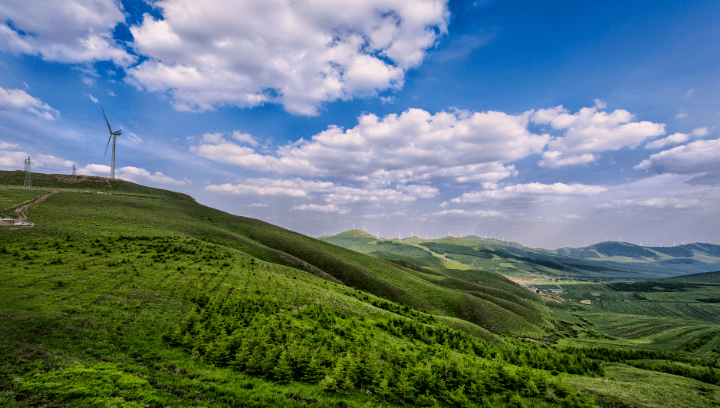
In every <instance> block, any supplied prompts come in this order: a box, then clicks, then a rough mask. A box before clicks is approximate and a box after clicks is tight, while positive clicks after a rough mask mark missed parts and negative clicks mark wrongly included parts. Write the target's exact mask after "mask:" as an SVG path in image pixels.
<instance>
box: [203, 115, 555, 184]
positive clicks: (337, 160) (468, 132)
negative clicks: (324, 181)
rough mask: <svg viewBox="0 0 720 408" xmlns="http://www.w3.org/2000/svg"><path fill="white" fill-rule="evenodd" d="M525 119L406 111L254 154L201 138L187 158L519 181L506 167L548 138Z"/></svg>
mask: <svg viewBox="0 0 720 408" xmlns="http://www.w3.org/2000/svg"><path fill="white" fill-rule="evenodd" d="M529 117H530V112H526V113H523V114H519V115H508V114H506V113H502V112H481V113H480V112H475V113H471V112H467V111H456V112H452V113H448V112H438V113H436V114H430V113H429V112H426V111H424V110H422V109H409V110H407V111H405V112H403V113H402V114H400V115H397V114H391V115H387V116H385V117H382V118H380V117H378V116H376V115H373V114H365V115H363V116H361V117H360V118H358V124H357V126H355V127H353V128H351V129H347V130H345V129H343V128H340V127H337V126H331V127H329V128H328V129H327V130H325V131H323V132H321V133H319V134H317V135H314V136H313V137H312V138H311V139H310V140H300V141H299V142H296V143H293V144H289V145H286V146H281V147H279V148H278V149H277V150H276V152H275V153H274V154H272V155H263V154H260V153H257V152H256V151H255V150H254V149H252V148H250V147H247V146H240V145H238V144H235V143H233V142H230V141H228V140H227V139H225V138H223V137H222V136H221V135H213V136H211V137H207V136H205V137H204V139H203V141H204V142H205V143H202V144H200V145H198V146H193V147H192V148H191V151H192V152H194V153H196V154H198V155H200V156H203V157H206V158H208V159H211V160H215V161H218V162H221V163H228V164H234V165H237V166H240V167H244V168H248V169H252V170H258V171H266V172H275V173H279V174H295V175H298V176H303V177H316V176H332V177H335V178H339V179H344V180H349V181H355V182H361V183H364V184H367V185H377V186H387V185H390V184H393V183H402V184H410V183H414V182H423V183H424V182H431V181H439V180H454V181H456V182H460V183H468V182H482V181H498V180H501V179H504V178H506V177H508V176H513V175H515V174H517V171H516V170H515V168H514V166H511V165H510V166H508V165H505V164H503V163H504V162H508V161H512V160H517V159H521V158H524V157H527V156H528V155H530V154H533V153H539V152H540V151H541V150H542V148H543V147H544V146H545V144H546V143H547V142H548V140H549V139H550V137H549V136H548V135H536V134H533V133H531V132H530V131H528V129H527V125H528V121H529Z"/></svg>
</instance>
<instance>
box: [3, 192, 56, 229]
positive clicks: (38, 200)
mask: <svg viewBox="0 0 720 408" xmlns="http://www.w3.org/2000/svg"><path fill="white" fill-rule="evenodd" d="M59 192H60V190H55V191H53V192H52V193H47V194H45V195H43V196H42V197H38V198H36V199H34V200H32V201H31V202H29V203H27V204H25V205H21V206H20V207H18V208H16V209H15V214H17V218H16V219H15V222H20V221H25V220H27V214H25V212H27V210H28V208H30V207H31V206H33V205H35V204H38V203H41V202H43V201H45V199H47V198H48V197H50V196H51V195H53V194H57V193H59ZM0 225H4V226H10V225H13V223H0Z"/></svg>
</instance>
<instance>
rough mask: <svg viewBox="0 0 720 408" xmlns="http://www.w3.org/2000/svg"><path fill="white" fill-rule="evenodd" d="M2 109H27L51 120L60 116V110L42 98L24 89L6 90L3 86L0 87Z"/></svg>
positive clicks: (0, 107) (0, 106)
mask: <svg viewBox="0 0 720 408" xmlns="http://www.w3.org/2000/svg"><path fill="white" fill-rule="evenodd" d="M0 110H26V111H28V112H30V113H34V114H36V115H38V116H40V117H41V118H45V119H49V120H54V119H55V118H57V117H58V116H60V112H58V111H56V110H55V109H53V108H51V107H50V105H48V104H47V103H43V102H42V101H41V100H40V99H37V98H34V97H32V96H30V95H29V94H28V93H27V92H25V91H23V90H22V89H7V90H6V89H3V88H2V87H0Z"/></svg>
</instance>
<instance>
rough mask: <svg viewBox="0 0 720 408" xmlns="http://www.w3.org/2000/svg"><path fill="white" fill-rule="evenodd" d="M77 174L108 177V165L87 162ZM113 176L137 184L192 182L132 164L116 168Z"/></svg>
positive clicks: (180, 183)
mask: <svg viewBox="0 0 720 408" xmlns="http://www.w3.org/2000/svg"><path fill="white" fill-rule="evenodd" d="M78 174H85V175H88V176H100V177H110V166H106V165H104V164H88V165H87V166H85V167H83V168H81V169H78ZM115 178H119V179H121V180H126V181H131V182H133V183H139V184H143V183H147V182H150V183H158V184H169V185H175V186H184V185H190V184H192V180H189V179H187V178H184V179H182V180H175V179H174V178H172V177H170V176H166V175H165V174H163V173H161V172H159V171H156V172H155V173H150V172H149V171H147V170H145V169H141V168H138V167H132V166H126V167H120V168H116V169H115Z"/></svg>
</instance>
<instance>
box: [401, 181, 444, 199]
mask: <svg viewBox="0 0 720 408" xmlns="http://www.w3.org/2000/svg"><path fill="white" fill-rule="evenodd" d="M397 189H398V190H400V191H404V192H406V193H408V194H410V195H411V196H414V197H418V198H433V197H435V196H436V195H438V193H440V190H438V189H437V188H435V187H431V186H419V185H414V184H411V185H398V186H397Z"/></svg>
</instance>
